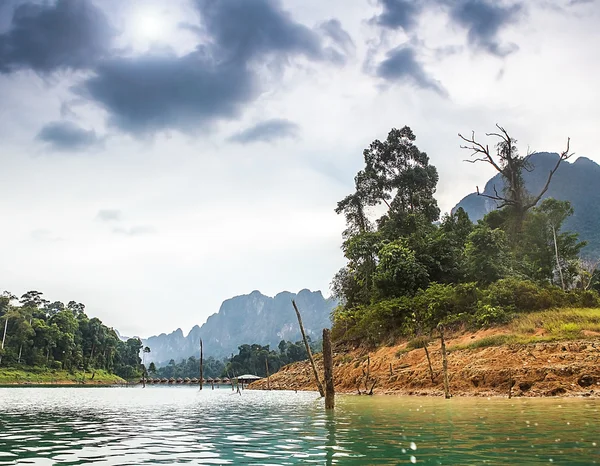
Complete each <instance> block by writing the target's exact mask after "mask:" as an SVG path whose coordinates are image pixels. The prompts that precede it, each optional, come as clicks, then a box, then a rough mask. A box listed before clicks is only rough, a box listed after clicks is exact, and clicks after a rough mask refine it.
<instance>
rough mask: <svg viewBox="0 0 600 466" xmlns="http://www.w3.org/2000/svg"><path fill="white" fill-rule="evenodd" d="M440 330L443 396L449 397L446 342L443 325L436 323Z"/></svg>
mask: <svg viewBox="0 0 600 466" xmlns="http://www.w3.org/2000/svg"><path fill="white" fill-rule="evenodd" d="M438 330H439V332H440V342H441V345H442V370H443V371H444V396H445V397H446V399H448V398H450V396H451V395H450V388H449V384H448V358H447V357H446V342H445V341H444V326H443V325H438Z"/></svg>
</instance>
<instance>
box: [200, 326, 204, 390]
mask: <svg viewBox="0 0 600 466" xmlns="http://www.w3.org/2000/svg"><path fill="white" fill-rule="evenodd" d="M202 349H203V348H202V338H200V390H202V383H203V380H202V379H204V361H203V357H204V354H203V353H202Z"/></svg>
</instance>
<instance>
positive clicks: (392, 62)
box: [375, 45, 446, 96]
mask: <svg viewBox="0 0 600 466" xmlns="http://www.w3.org/2000/svg"><path fill="white" fill-rule="evenodd" d="M375 73H376V74H377V76H379V77H380V78H383V79H385V80H387V81H395V82H398V81H404V82H409V83H412V84H414V85H416V86H417V87H420V88H421V89H429V90H432V91H435V92H437V93H438V94H440V95H442V96H446V91H445V89H444V88H443V87H442V85H441V84H440V83H439V81H437V80H435V79H433V78H431V77H430V76H428V75H427V73H426V72H425V70H424V69H423V66H422V65H421V64H420V63H419V62H418V61H417V59H416V57H415V50H414V49H413V48H412V47H409V46H406V45H403V46H400V47H396V48H395V49H393V50H390V51H389V52H388V53H387V55H386V59H385V60H383V61H382V62H381V63H380V64H379V65H378V66H377V68H376V70H375Z"/></svg>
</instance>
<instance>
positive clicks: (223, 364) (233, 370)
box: [148, 338, 322, 379]
mask: <svg viewBox="0 0 600 466" xmlns="http://www.w3.org/2000/svg"><path fill="white" fill-rule="evenodd" d="M308 339H309V340H310V338H308ZM310 346H311V351H312V352H313V353H317V352H320V351H322V342H321V341H318V342H315V343H311V345H310ZM307 358H308V355H307V353H306V348H305V347H304V343H303V342H301V341H298V342H296V343H292V342H289V341H284V340H282V341H281V342H280V343H279V345H278V348H277V350H271V349H270V348H269V345H266V346H261V345H258V344H253V345H241V346H240V347H239V352H238V354H237V355H233V354H232V355H231V357H230V358H224V359H215V358H213V357H212V356H211V357H210V358H208V359H206V360H204V361H203V373H204V377H205V378H208V377H212V378H215V377H221V378H222V377H227V378H232V377H237V376H239V375H244V374H254V375H258V376H259V377H265V376H266V375H267V364H268V367H269V374H273V373H275V372H277V371H278V370H279V369H281V368H282V367H283V366H285V365H286V364H291V363H293V362H297V361H304V360H305V359H307ZM148 370H149V375H150V377H159V378H171V377H173V378H175V379H177V378H186V377H189V378H190V379H192V378H198V377H199V376H200V373H199V370H200V361H199V359H198V358H196V357H195V356H192V357H190V358H188V359H187V360H182V361H181V362H180V363H176V362H175V361H174V360H173V359H171V361H169V364H167V365H166V366H163V367H160V368H158V369H157V368H156V367H155V366H154V364H153V363H150V365H149V366H148Z"/></svg>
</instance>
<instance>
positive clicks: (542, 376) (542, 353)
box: [248, 330, 600, 399]
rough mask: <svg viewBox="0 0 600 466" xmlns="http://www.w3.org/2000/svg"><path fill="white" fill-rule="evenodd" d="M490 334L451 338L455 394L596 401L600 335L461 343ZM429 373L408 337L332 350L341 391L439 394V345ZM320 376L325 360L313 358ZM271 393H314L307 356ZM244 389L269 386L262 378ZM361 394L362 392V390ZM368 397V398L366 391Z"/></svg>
mask: <svg viewBox="0 0 600 466" xmlns="http://www.w3.org/2000/svg"><path fill="white" fill-rule="evenodd" d="M489 332H490V331H485V330H484V331H479V332H475V333H474V334H467V335H460V336H458V337H455V338H450V339H449V340H448V345H449V346H452V345H453V346H455V347H456V348H457V349H451V350H450V351H449V353H448V377H449V388H450V394H451V395H452V396H453V397H479V398H481V397H504V398H508V397H509V391H510V397H515V398H516V397H524V398H539V397H561V398H570V397H573V398H593V399H597V398H600V364H599V362H600V338H597V337H594V338H583V339H579V340H568V341H554V342H538V343H531V344H507V345H499V346H487V347H481V348H468V349H467V348H461V349H458V348H460V345H461V344H462V343H463V342H464V341H475V340H476V339H481V338H485V336H486V334H489ZM428 349H429V354H430V358H431V369H432V371H433V380H432V374H431V372H430V370H429V364H428V362H427V357H426V354H425V351H424V349H422V348H418V349H412V350H410V349H407V348H406V342H404V343H402V344H398V345H394V346H385V347H379V348H376V349H373V350H367V349H364V348H356V349H350V350H348V351H346V352H341V351H339V352H337V353H335V354H334V384H335V391H336V393H339V394H355V395H359V394H360V395H361V396H362V395H367V394H368V392H369V391H370V389H371V387H372V388H373V395H397V396H429V397H443V396H444V390H443V377H442V362H441V356H440V345H439V343H438V344H432V345H429V348H428ZM315 362H316V365H317V370H318V372H319V374H322V373H323V366H322V359H321V358H320V357H317V358H315ZM270 387H271V388H272V389H275V390H278V389H279V390H301V391H317V390H316V384H315V383H314V381H313V375H312V368H311V367H310V363H309V362H308V361H302V362H297V363H294V364H290V365H288V366H285V367H283V368H282V369H281V370H280V371H279V372H277V373H275V374H273V375H271V377H270ZM248 388H249V389H254V390H266V389H267V380H266V379H261V380H259V381H256V382H254V383H252V384H251V385H250V386H249V387H248ZM359 391H360V393H359ZM367 396H368V395H367Z"/></svg>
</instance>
